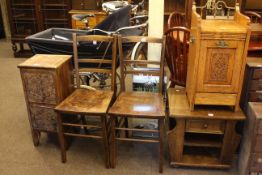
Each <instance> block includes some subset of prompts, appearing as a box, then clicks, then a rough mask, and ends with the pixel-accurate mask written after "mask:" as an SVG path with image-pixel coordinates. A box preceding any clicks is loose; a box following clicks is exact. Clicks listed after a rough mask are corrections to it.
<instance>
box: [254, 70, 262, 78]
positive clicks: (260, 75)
mask: <svg viewBox="0 0 262 175" xmlns="http://www.w3.org/2000/svg"><path fill="white" fill-rule="evenodd" d="M253 79H262V69H255V70H254V74H253Z"/></svg>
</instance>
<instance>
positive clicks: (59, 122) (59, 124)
mask: <svg viewBox="0 0 262 175" xmlns="http://www.w3.org/2000/svg"><path fill="white" fill-rule="evenodd" d="M57 128H58V138H59V143H60V150H61V161H62V162H63V163H65V162H66V145H65V136H64V129H63V125H62V116H61V115H60V114H58V115H57Z"/></svg>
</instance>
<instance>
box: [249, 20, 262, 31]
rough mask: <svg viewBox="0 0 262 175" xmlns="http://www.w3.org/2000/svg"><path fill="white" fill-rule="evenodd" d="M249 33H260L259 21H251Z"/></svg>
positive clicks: (261, 25) (260, 25) (261, 28)
mask: <svg viewBox="0 0 262 175" xmlns="http://www.w3.org/2000/svg"><path fill="white" fill-rule="evenodd" d="M250 28H251V34H262V24H260V23H251V24H250Z"/></svg>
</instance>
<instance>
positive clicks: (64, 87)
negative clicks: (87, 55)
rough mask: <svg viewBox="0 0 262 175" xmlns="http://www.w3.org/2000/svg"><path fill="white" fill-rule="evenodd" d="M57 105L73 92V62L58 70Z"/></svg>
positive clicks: (68, 62) (66, 63) (67, 62)
mask: <svg viewBox="0 0 262 175" xmlns="http://www.w3.org/2000/svg"><path fill="white" fill-rule="evenodd" d="M56 74H57V77H56V78H57V81H56V83H57V87H56V88H57V89H56V90H57V94H58V96H57V103H60V102H61V101H63V100H64V99H65V98H66V97H67V96H68V95H69V94H71V93H72V90H73V75H72V65H71V60H68V61H66V62H65V63H64V64H63V65H62V66H61V67H60V68H59V69H57V73H56Z"/></svg>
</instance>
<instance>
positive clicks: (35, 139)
mask: <svg viewBox="0 0 262 175" xmlns="http://www.w3.org/2000/svg"><path fill="white" fill-rule="evenodd" d="M32 138H33V142H34V146H38V145H39V138H40V132H39V131H36V130H34V129H32Z"/></svg>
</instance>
